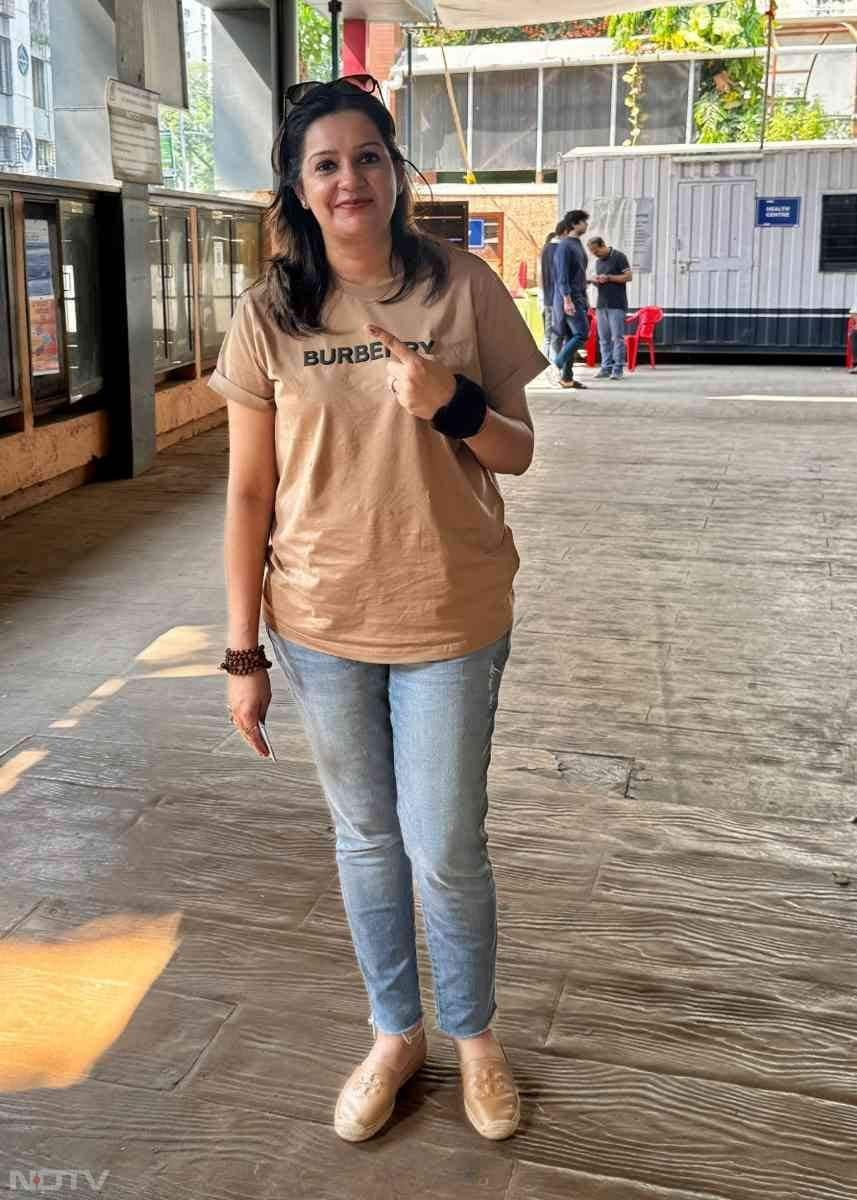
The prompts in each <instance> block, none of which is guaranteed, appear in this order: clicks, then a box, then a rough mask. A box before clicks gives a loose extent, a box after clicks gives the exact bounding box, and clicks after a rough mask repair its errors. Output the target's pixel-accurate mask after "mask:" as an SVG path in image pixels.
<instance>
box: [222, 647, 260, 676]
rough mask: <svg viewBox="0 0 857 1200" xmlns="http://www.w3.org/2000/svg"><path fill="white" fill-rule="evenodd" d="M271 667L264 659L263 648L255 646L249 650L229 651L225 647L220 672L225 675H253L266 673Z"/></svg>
mask: <svg viewBox="0 0 857 1200" xmlns="http://www.w3.org/2000/svg"><path fill="white" fill-rule="evenodd" d="M272 665H273V664H272V663H269V662H268V660H267V658H266V657H265V647H264V646H256V647H255V649H251V650H230V649H229V647H228V646H227V647H226V654H225V656H224V659H223V662H222V663H221V664H220V670H221V671H225V672H226V673H227V675H255V673H256V672H257V671H267V670H268V668H269V667H270V666H272Z"/></svg>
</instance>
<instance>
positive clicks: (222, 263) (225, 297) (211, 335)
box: [199, 209, 232, 359]
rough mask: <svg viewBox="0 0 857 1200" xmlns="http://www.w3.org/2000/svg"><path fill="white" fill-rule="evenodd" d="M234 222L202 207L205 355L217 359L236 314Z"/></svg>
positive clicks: (201, 303)
mask: <svg viewBox="0 0 857 1200" xmlns="http://www.w3.org/2000/svg"><path fill="white" fill-rule="evenodd" d="M229 225H230V221H229V216H228V214H226V213H221V212H213V211H212V210H210V209H200V210H199V312H200V321H201V324H202V355H203V358H205V359H209V358H214V357H215V356H216V354H217V352H218V350H219V349H220V344H221V342H222V341H223V338H224V335H225V334H226V330H227V329H228V328H229V322H230V319H231V317H232V283H231V273H232V264H231V255H230V249H229V244H230V232H231V231H230V228H229Z"/></svg>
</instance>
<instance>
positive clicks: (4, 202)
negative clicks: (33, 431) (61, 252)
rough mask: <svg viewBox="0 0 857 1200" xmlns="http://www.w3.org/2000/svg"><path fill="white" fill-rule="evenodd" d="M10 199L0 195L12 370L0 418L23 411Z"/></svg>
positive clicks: (1, 283) (0, 281) (2, 278)
mask: <svg viewBox="0 0 857 1200" xmlns="http://www.w3.org/2000/svg"><path fill="white" fill-rule="evenodd" d="M13 224H14V223H13V220H12V197H11V195H10V194H6V193H3V194H0V238H2V239H3V244H4V247H5V256H4V257H5V262H6V270H5V272H3V274H2V275H0V287H2V288H3V289H4V290H5V292H6V301H7V312H8V330H7V333H8V341H9V357H10V365H11V368H12V371H11V374H12V392H11V395H10V397H9V399H10V401H11V403H10V404H9V405H8V406H5V407H2V408H0V417H12V416H18V414H19V413H21V412H22V411H23V405H24V402H23V397H22V395H21V378H20V375H19V373H18V337H17V329H16V318H15V313H16V308H17V293H16V289H15V247H14V241H13Z"/></svg>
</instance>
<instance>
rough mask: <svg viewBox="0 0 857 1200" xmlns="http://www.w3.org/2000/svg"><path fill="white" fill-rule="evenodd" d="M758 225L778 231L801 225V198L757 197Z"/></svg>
mask: <svg viewBox="0 0 857 1200" xmlns="http://www.w3.org/2000/svg"><path fill="white" fill-rule="evenodd" d="M756 224H757V225H761V226H763V227H765V228H772V227H773V228H778V229H793V228H794V227H795V226H796V225H800V196H759V197H757V199H756Z"/></svg>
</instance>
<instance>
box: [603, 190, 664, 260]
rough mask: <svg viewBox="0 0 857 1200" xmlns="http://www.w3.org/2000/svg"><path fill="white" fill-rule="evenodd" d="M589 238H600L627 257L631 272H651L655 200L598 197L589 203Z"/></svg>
mask: <svg viewBox="0 0 857 1200" xmlns="http://www.w3.org/2000/svg"><path fill="white" fill-rule="evenodd" d="M586 209H587V211H588V212H589V214H590V217H591V219H590V222H589V233H588V235H587V236H588V237H603V238H604V241H605V242H607V244H608V246H614V247H615V248H616V249H617V250H621V251H623V253H624V254H626V255H627V256H628V261H629V262H630V264H631V268H632V269H633V270H634V271H651V270H652V266H653V261H654V241H655V201H654V199H653V198H652V197H651V196H638V197H631V196H599V197H597V198H596V199H594V200H590V201H589V202H588V203H587V205H586Z"/></svg>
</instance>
